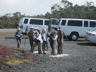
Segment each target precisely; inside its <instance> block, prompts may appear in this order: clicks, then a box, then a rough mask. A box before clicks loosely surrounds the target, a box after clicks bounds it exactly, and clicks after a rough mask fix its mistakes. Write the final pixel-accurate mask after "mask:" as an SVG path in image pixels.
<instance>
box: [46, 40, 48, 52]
mask: <svg viewBox="0 0 96 72" xmlns="http://www.w3.org/2000/svg"><path fill="white" fill-rule="evenodd" d="M46 47H47V51H48V41H46Z"/></svg>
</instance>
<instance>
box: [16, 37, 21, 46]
mask: <svg viewBox="0 0 96 72" xmlns="http://www.w3.org/2000/svg"><path fill="white" fill-rule="evenodd" d="M20 44H21V39H18V40H17V48H20Z"/></svg>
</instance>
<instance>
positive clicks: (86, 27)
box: [83, 20, 89, 37]
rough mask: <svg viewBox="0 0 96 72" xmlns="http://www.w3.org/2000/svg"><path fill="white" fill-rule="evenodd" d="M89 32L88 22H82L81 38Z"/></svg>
mask: <svg viewBox="0 0 96 72" xmlns="http://www.w3.org/2000/svg"><path fill="white" fill-rule="evenodd" d="M87 31H89V21H87V20H84V21H83V36H84V37H85V36H86V32H87Z"/></svg>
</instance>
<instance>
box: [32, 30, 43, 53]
mask: <svg viewBox="0 0 96 72" xmlns="http://www.w3.org/2000/svg"><path fill="white" fill-rule="evenodd" d="M34 40H35V44H34V45H33V47H32V52H34V48H35V47H36V46H38V54H42V53H43V51H42V42H43V40H42V38H41V34H39V33H38V31H36V32H35V35H34Z"/></svg>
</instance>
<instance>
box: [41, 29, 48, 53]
mask: <svg viewBox="0 0 96 72" xmlns="http://www.w3.org/2000/svg"><path fill="white" fill-rule="evenodd" d="M41 35H42V40H43V43H42V48H43V54H46V53H45V48H46V47H47V50H48V41H49V37H48V33H47V31H46V29H43V30H42V33H41Z"/></svg>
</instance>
